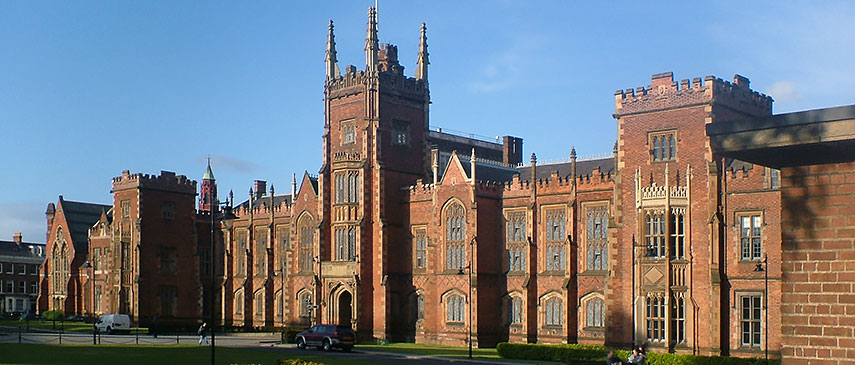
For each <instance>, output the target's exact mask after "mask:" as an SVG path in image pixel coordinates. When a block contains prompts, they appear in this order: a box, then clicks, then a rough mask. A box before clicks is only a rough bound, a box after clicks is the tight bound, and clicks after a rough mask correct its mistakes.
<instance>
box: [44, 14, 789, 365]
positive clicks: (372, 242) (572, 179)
mask: <svg viewBox="0 0 855 365" xmlns="http://www.w3.org/2000/svg"><path fill="white" fill-rule="evenodd" d="M376 26H377V25H376V13H375V12H374V10H373V9H372V10H371V11H370V13H369V22H368V31H367V39H366V68H365V69H364V70H360V71H357V69H356V67H354V66H348V67H345V68H344V72H343V73H342V72H341V71H340V69H339V66H338V63H337V59H336V50H335V39H334V35H333V27H332V23H330V28H329V34H328V44H327V53H326V81H325V88H324V96H325V98H324V100H325V103H324V110H325V120H324V134H323V143H322V149H323V156H324V157H323V161H322V165H321V167H320V169H319V173H318V175H317V176H314V175H310V174H308V173H305V174H303V175H302V177H301V178H300V181H298V180H297V177H296V176H294V178H293V179H292V181H291V186H290V189H289V190H290V191H288V193H287V194H281V193H280V194H279V195H277V194H276V191H275V189H274V187H273V186H272V185H271V186H270V187H269V189H268V186H267V183H266V182H264V181H260V180H259V181H255V183H254V185H253V186H252V188H251V189H250V191H249V194H248V196H247V199H246V201H244V202H242V203H239V204H234V203H233V200H234V198H233V196H232V194H230V196H229V198H228V199H227V203H228V206H229V207H231V208H232V209H231V213H233V214H234V216H233V217H230V216H229V217H224V216H221V215H220V214H219V213H216V212H217V210H218V207H219V206H220V205H219V201H218V197H217V186H216V180H215V179H214V174H213V171H212V170H211V168H210V165H209V166H208V169H207V170H206V172H205V175H204V176H203V179H202V184H201V191H200V197H199V209H198V211H196V210H195V209H193V201H194V199H195V197H194V194H195V192H196V190H195V188H196V186H195V182H192V181H189V180H186V178H184V177H183V176H175V175H174V174H172V173H163V174H161V176H159V177H154V176H147V175H130V174H128V173H124V174H123V175H122V176H121V177H118V178H116V179H115V180H114V202H113V205H112V206H106V207H102V208H101V210H100V211H99V212H98V214H97V217H94V216H90V217H89V218H90V219H89V220H88V221H87V222H89V221H91V222H90V223H88V224H89V226H88V228H89V231H88V232H89V233H88V234H89V237H88V243H87V242H86V240H84V241H82V242H83V246H80V247H81V248H82V249H83V250H84V252H85V250H89V252H88V255H89V256H86V255H87V254H86V253H83V254H82V255H83V256H81V254H80V253H78V252H77V251H75V252H73V253H69V254H67V255H66V256H65V257H67V259H66V260H70V259H69V258H71V257H74V260H76V261H74V263H73V264H72V265H71V266H72V270H70V271H72V272H73V273H72V274H73V275H72V274H65V272H64V271H63V270H62V269H60V268H62V266H58V267H59V268H52V267H53V266H51V265H50V263H51V262H52V260H54V258H52V257H49V258H48V260H47V261H46V262H47V263H46V265H45V270H44V273H45V274H46V278H45V280H43V287H44V288H47V287H51V285H59V284H52V280H56V279H51V278H48V277H47V275H51V277H52V278H60V279H62V281H61V283H63V286H64V287H65V286H67V287H68V288H70V289H69V292H68V293H60V292H56V293H54V292H51V291H47V292H46V293H53V294H45V296H44V300H43V302H44V305H45V306H44V307H43V308H64V309H65V310H66V312H69V313H72V312H73V313H81V312H94V313H106V312H109V311H122V312H128V313H132V314H133V315H134V317H135V318H137V319H139V320H140V321H145V320H147V319H149V318H150V317H151V316H153V315H155V314H159V315H161V316H162V317H173V318H176V319H184V320H189V319H191V318H198V319H201V316H203V315H204V316H207V315H209V314H210V312H209V311H210V310H211V309H212V308H211V307H210V305H209V304H208V303H209V300H210V299H211V297H210V294H209V293H208V288H209V286H210V280H211V279H210V278H211V272H212V271H211V270H214V287H215V288H216V289H215V292H214V293H213V295H214V300H215V305H214V307H213V310H215V312H216V313H215V314H216V316H217V317H218V318H220V319H221V320H222V324H223V325H229V326H246V327H262V326H283V325H284V326H303V325H308V324H310V323H313V322H315V323H316V322H333V323H341V324H346V325H350V326H352V327H353V328H354V329H355V330H356V331H357V333H358V335H359V336H360V337H361V338H362V339H390V340H398V341H415V342H427V343H441V344H453V345H464V344H465V343H466V341H467V338H468V333H469V329H470V328H471V332H472V341H473V344H475V345H479V346H491V345H494V344H495V343H497V342H500V341H511V342H541V343H544V342H546V343H564V342H570V343H599V344H602V343H606V344H619V345H626V344H630V343H637V344H644V345H645V346H647V347H648V348H650V349H652V350H654V351H663V352H664V351H672V352H678V353H697V354H731V355H738V356H758V355H761V354H762V353H763V350H765V349H767V348H768V349H769V350H770V351H771V353H772V355H773V356H779V354H780V352H781V346H782V322H781V309H782V308H789V307H787V304H782V302H781V301H782V300H786V299H787V298H788V297H782V296H781V291H782V283H781V277H782V251H781V240H782V229H781V221H782V213H781V212H782V201H781V195H780V194H781V193H780V188H779V186H780V184H781V177H780V173H779V172H778V170H775V169H770V168H766V167H762V166H759V165H753V164H750V163H747V162H743V161H740V160H736V159H732V158H724V157H722V156H720V155H717V154H714V153H713V151H712V149H711V147H710V138H709V136H708V135H707V128H708V127H707V126H709V125H717V124H719V123H728V122H731V121H734V120H745V119H751V120H754V119H763V118H771V117H773V115H772V99H771V98H769V97H767V96H765V95H762V94H760V93H757V92H755V91H753V90H751V89H750V87H749V81H748V79H747V78H745V77H742V76H739V75H736V76H735V77H734V78H733V81H732V82H729V81H724V80H722V79H718V78H715V77H711V76H708V77H706V78H704V79H700V78H696V79H694V80H691V81H690V80H683V81H680V82H675V80H674V79H673V75H672V74H671V73H663V74H657V75H654V76H653V78H652V81H651V85H649V86H646V87H640V88H636V89H628V90H625V91H618V92H617V93H616V94H615V95H614V96H615V113H614V117H615V119H616V120H617V130H618V139H617V141H616V143H615V145H614V147H613V149H612V154H611V155H607V156H601V157H598V158H577V156H576V151H575V149H573V148H572V147H571V146H569V145H568V146H567V147H568V152H569V153H570V158H569V160H568V161H565V162H559V163H548V164H543V163H541V164H538V163H537V160H536V157H535V155H534V154H531V158H530V160H529V161H527V164H523V162H524V161H523V149H522V139H520V138H517V137H512V136H505V137H504V138H502V139H501V141H499V140H491V139H480V138H473V137H471V136H461V135H457V134H453V133H448V132H447V131H446V132H443V131H441V130H432V129H431V128H430V124H429V105H430V93H429V83H428V77H427V75H428V65H429V61H428V52H427V37H426V29H425V27H424V25H422V29H421V37H420V47H419V50H418V62H417V65H416V71H415V75H414V77H407V76H405V75H404V73H403V69H404V67H403V66H401V65H400V64H399V62H398V59H397V52H398V48H397V47H396V46H394V45H388V44H386V45H383V44H380V43H379V41H378V37H377V28H376ZM60 203H62V200H60ZM92 210H93V212H94V210H95V209H94V208H93V209H92ZM57 211H58V209H57ZM126 211H127V213H125V212H126ZM212 211H213V212H215V213H216V214H214V215H213V216H212V214H213V213H212ZM117 212H122V213H117ZM56 215H57V216H58V215H59V213H56ZM90 215H91V214H90ZM212 218H213V219H212ZM212 220H213V221H214V222H215V225H214V230H213V231H214V238H215V246H214V250H215V251H214V252H213V254H212V252H211V232H212V230H211V222H212ZM49 221H52V220H51V219H49ZM57 227H58V226H57V225H50V224H49V232H54V233H52V234H53V235H52V236H50V237H49V241H48V252H49V254H50V253H51V252H52V251H51V250H53V249H54V246H55V245H56V244H53V245H52V244H51V242H54V241H55V242H61V241H62V240H63V239H65V241H69V242H70V241H71V238H68V237H66V236H65V234H64V233H61V232H59V231H58V230H57ZM59 237H64V238H62V239H61V238H59ZM86 244H88V246H86ZM77 250H80V249H77ZM96 250H100V253H98V251H96ZM57 252H61V251H57ZM86 257H91V258H90V259H89V262H90V263H91V264H90V265H91V267H95V268H94V269H93V274H92V275H94V276H93V278H94V281H93V282H92V283H93V284H92V287H94V288H95V289H92V291H91V292H93V293H94V296H93V297H87V299H86V300H87V302H86V303H89V302H88V300H93V299H94V301H93V302H92V303H93V305H92V306H91V307H88V306H87V304H83V303H81V301H82V300H83V299H79V298H80V296H79V295H77V294H76V293H78V292H79V291H80V290H81V289H80V288H81V285H83V284H81V282H79V281H75V280H78V279H74V278H77V277H79V276H80V275H82V274H81V272H82V271H81V270H83V269H80V268H81V267H87V266H85V265H84V262H86ZM99 257H100V258H99ZM767 257H768V259H767V261H766V262H765V265H766V266H765V267H764V271H756V268H757V265H758V262H761V261H762V260H764V259H766V258H767ZM123 260H124V261H123ZM127 260H129V261H127ZM176 263H177V264H176ZM125 264H127V265H125ZM75 265H76V266H75ZM54 266H56V265H54ZM63 275H65V276H63ZM74 275H77V276H74ZM766 275H768V280H769V281H768V290H767V289H766V281H765V278H766ZM99 287H100V288H101V289H98V288H99ZM83 292H84V293H85V292H86V291H85V290H84V291H83ZM74 298H78V299H74ZM49 299H50V300H49ZM51 300H57V301H56V302H54V301H51ZM75 300H77V301H75ZM767 301H768V307H767V306H766V305H765V303H766V302H767ZM51 303H55V304H51ZM86 308H92V309H91V310H87V309H86ZM767 314H768V320H767ZM787 328H789V327H787Z"/></svg>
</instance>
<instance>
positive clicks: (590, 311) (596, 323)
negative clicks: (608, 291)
mask: <svg viewBox="0 0 855 365" xmlns="http://www.w3.org/2000/svg"><path fill="white" fill-rule="evenodd" d="M604 322H605V302H604V301H603V299H602V298H598V297H597V298H593V299H590V300H588V301H587V302H586V303H585V326H586V327H603V323H604Z"/></svg>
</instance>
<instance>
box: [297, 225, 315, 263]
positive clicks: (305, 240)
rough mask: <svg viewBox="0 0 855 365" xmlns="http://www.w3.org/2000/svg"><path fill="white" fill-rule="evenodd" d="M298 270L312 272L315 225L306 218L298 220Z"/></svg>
mask: <svg viewBox="0 0 855 365" xmlns="http://www.w3.org/2000/svg"><path fill="white" fill-rule="evenodd" d="M300 223H301V224H300V272H302V273H308V272H312V263H313V262H314V261H313V257H312V253H313V247H314V243H315V227H313V226H312V222H311V220H310V219H308V218H304V219H303V220H302V221H301V222H300Z"/></svg>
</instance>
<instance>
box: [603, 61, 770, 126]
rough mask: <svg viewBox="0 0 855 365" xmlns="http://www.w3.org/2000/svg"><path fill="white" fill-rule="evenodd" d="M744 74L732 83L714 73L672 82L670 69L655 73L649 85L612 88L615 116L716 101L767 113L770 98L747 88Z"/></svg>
mask: <svg viewBox="0 0 855 365" xmlns="http://www.w3.org/2000/svg"><path fill="white" fill-rule="evenodd" d="M749 85H750V81H749V80H748V78H747V77H745V76H741V75H734V76H733V82H729V81H725V80H722V79H720V78H717V77H714V76H706V77H704V78H703V79H701V78H700V77H696V78H693V79H692V80H691V81H690V80H688V79H685V80H681V81H680V82H679V83H678V82H676V81H674V74H673V73H672V72H664V73H659V74H655V75H653V76H652V77H651V84H650V85H648V86H646V87H644V86H640V87H637V88H635V89H626V90H618V91H615V116H616V117H618V118H619V117H621V116H624V115H631V114H636V113H642V112H650V111H655V110H661V109H668V108H674V107H681V106H689V105H694V104H708V103H720V104H725V105H728V106H731V107H734V108H737V109H740V110H745V111H747V112H749V113H752V114H771V113H772V101H773V100H772V98H771V97H769V96H767V95H765V94H762V93H759V92H757V91H754V90H751V88H750V87H749Z"/></svg>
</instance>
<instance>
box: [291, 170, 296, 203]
mask: <svg viewBox="0 0 855 365" xmlns="http://www.w3.org/2000/svg"><path fill="white" fill-rule="evenodd" d="M294 199H297V173H295V172H292V173H291V201H292V202H293V201H294Z"/></svg>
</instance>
